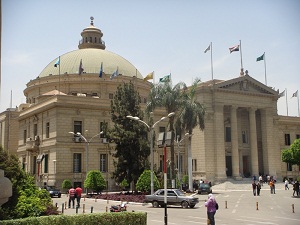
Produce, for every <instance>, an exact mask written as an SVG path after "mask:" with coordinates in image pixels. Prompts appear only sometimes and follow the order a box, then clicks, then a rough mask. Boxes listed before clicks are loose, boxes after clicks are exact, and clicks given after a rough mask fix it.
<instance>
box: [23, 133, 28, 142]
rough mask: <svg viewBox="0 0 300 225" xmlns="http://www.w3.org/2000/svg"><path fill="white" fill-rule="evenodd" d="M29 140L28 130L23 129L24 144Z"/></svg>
mask: <svg viewBox="0 0 300 225" xmlns="http://www.w3.org/2000/svg"><path fill="white" fill-rule="evenodd" d="M26 141H27V130H24V131H23V144H26Z"/></svg>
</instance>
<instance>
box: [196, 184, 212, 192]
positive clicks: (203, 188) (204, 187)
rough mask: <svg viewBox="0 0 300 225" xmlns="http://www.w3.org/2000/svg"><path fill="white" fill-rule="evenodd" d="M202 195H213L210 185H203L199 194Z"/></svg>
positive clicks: (199, 189)
mask: <svg viewBox="0 0 300 225" xmlns="http://www.w3.org/2000/svg"><path fill="white" fill-rule="evenodd" d="M202 193H207V194H210V193H212V188H211V184H210V183H201V184H200V185H199V188H198V194H202Z"/></svg>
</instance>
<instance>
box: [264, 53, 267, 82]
mask: <svg viewBox="0 0 300 225" xmlns="http://www.w3.org/2000/svg"><path fill="white" fill-rule="evenodd" d="M264 63H265V82H266V85H267V67H266V53H265V52H264Z"/></svg>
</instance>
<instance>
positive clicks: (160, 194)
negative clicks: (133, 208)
mask: <svg viewBox="0 0 300 225" xmlns="http://www.w3.org/2000/svg"><path fill="white" fill-rule="evenodd" d="M164 195H165V189H158V190H157V191H156V192H155V193H154V194H153V195H146V196H145V202H146V203H152V205H153V207H159V206H161V207H163V206H164ZM197 203H199V199H198V198H196V197H194V195H186V194H185V193H183V192H182V191H180V190H179V189H167V205H181V206H182V208H188V207H190V208H194V207H195V205H196V204H197Z"/></svg>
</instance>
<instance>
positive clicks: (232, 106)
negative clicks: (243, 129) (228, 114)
mask: <svg viewBox="0 0 300 225" xmlns="http://www.w3.org/2000/svg"><path fill="white" fill-rule="evenodd" d="M230 108H231V110H237V108H238V105H231V106H230Z"/></svg>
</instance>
